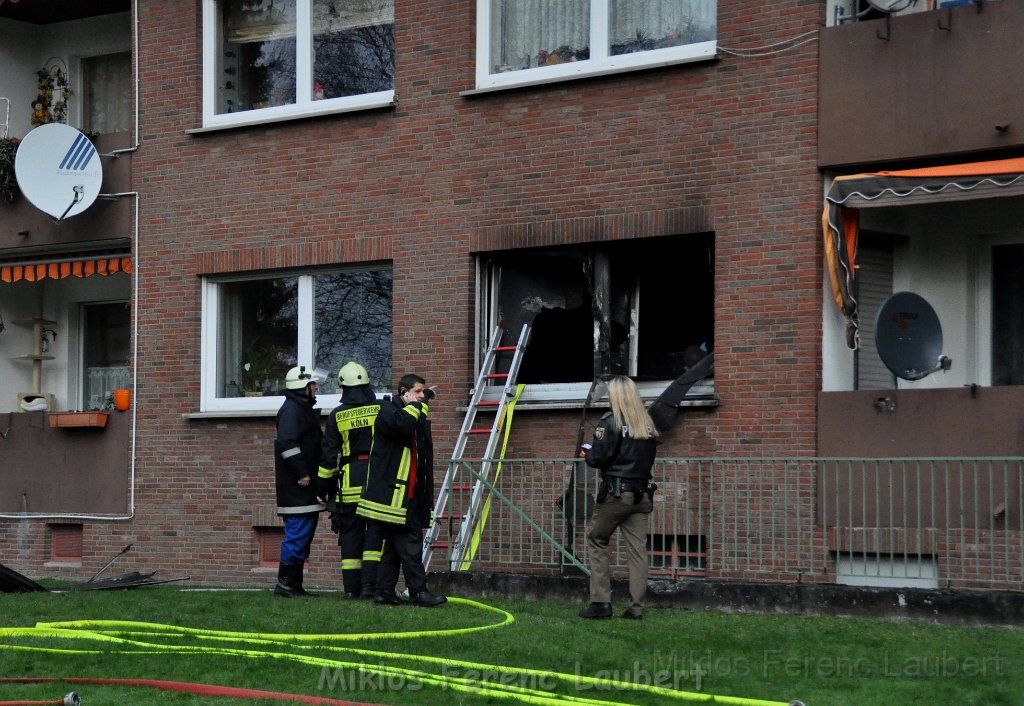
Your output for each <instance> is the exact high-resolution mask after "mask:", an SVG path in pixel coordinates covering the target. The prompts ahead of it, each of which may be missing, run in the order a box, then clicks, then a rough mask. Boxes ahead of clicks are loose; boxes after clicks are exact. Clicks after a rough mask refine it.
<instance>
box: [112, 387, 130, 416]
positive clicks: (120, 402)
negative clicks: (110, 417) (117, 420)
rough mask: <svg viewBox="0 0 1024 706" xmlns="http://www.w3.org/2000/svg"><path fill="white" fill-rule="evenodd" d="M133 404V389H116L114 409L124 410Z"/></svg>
mask: <svg viewBox="0 0 1024 706" xmlns="http://www.w3.org/2000/svg"><path fill="white" fill-rule="evenodd" d="M131 404H132V391H131V390H114V409H116V410H117V411H118V412H124V411H125V410H127V409H128V408H129V407H130V406H131Z"/></svg>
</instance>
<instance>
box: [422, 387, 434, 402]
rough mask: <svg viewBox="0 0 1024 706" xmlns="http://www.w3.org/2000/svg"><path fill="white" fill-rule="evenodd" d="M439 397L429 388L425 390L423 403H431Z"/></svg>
mask: <svg viewBox="0 0 1024 706" xmlns="http://www.w3.org/2000/svg"><path fill="white" fill-rule="evenodd" d="M435 397H437V393H436V392H434V391H433V390H431V389H430V388H429V387H426V388H424V389H423V401H424V402H430V400H432V399H434V398H435Z"/></svg>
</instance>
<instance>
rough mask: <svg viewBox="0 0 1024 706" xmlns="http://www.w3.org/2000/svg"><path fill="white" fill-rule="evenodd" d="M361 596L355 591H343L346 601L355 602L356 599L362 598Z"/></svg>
mask: <svg viewBox="0 0 1024 706" xmlns="http://www.w3.org/2000/svg"><path fill="white" fill-rule="evenodd" d="M362 597H363V595H362V594H361V593H359V592H357V591H345V598H346V599H348V600H350V601H351V600H355V599H356V598H362Z"/></svg>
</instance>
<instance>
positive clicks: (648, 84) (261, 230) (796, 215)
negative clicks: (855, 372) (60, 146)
mask: <svg viewBox="0 0 1024 706" xmlns="http://www.w3.org/2000/svg"><path fill="white" fill-rule="evenodd" d="M719 5H720V7H719V45H720V46H721V47H724V48H727V49H742V48H754V47H761V46H765V45H769V44H774V43H776V42H780V41H782V40H784V39H787V38H791V37H794V36H796V35H799V34H802V33H804V32H808V31H812V30H814V29H816V28H817V27H818V26H819V25H820V23H821V19H822V18H821V12H822V9H821V5H820V4H819V3H807V2H799V3H796V2H794V3H769V2H767V1H755V2H737V1H732V0H722V2H720V3H719ZM396 6H397V7H396V18H395V19H396V30H395V31H396V51H397V61H396V66H397V68H396V80H395V95H396V99H397V103H398V107H397V108H396V109H393V110H377V111H369V112H364V113H348V114H343V115H337V116H329V117H322V118H316V119H308V120H300V121H293V122H285V123H277V124H270V125H265V126H258V127H250V128H239V129H233V130H225V131H220V132H214V133H208V134H202V135H193V134H188V133H187V132H186V131H187V130H190V129H194V128H198V127H200V122H201V115H200V113H201V88H202V81H201V66H202V57H201V37H200V17H199V14H198V13H199V7H200V3H194V2H193V3H182V2H176V1H172V0H163V1H158V0H140V2H139V10H140V17H139V44H140V46H139V52H140V53H139V56H140V78H141V84H142V101H141V103H142V116H141V123H142V128H141V147H140V149H139V150H138V152H137V154H136V156H135V161H134V165H133V168H134V176H135V179H136V188H138V190H139V191H140V192H141V197H140V208H141V227H140V234H139V249H138V252H137V253H136V257H137V260H136V261H137V268H138V273H139V282H140V310H139V316H140V330H139V340H138V343H139V356H140V363H141V365H140V373H139V379H138V381H137V382H138V388H137V395H136V405H137V410H138V423H139V437H138V439H139V443H138V449H137V479H136V488H135V499H136V518H135V519H134V520H132V521H130V522H126V523H122V524H109V525H103V526H102V528H101V529H90V526H89V525H88V524H87V527H86V534H85V553H86V559H85V561H84V564H85V565H84V566H83V575H84V576H86V577H87V576H88V575H90V574H91V570H95V569H94V568H93V566H92V564H93V563H95V564H97V565H102V563H103V562H104V561H105V560H106V558H105V557H109V556H110V555H112V554H113V553H116V551H118V550H119V549H120V548H121V546H123V545H124V544H125V543H126V541H128V540H133V541H136V543H137V545H136V550H135V551H133V553H132V557H131V559H130V560H126V561H124V563H123V566H124V567H125V570H130V569H139V570H158V571H159V572H160V573H161V574H166V575H179V574H181V573H182V572H187V573H189V574H191V576H192V577H193V580H194V581H199V582H205V583H223V584H229V583H230V584H237V583H251V582H254V581H255V582H259V581H267V582H269V581H270V580H271V579H272V572H267V571H266V570H257V569H255V568H254V567H256V565H257V558H256V536H255V531H254V529H253V527H252V521H251V518H252V509H253V507H254V506H264V505H267V504H272V503H273V481H272V473H273V472H272V461H271V443H272V442H271V440H272V438H273V422H272V420H269V419H267V420H258V421H253V420H224V419H218V420H187V419H185V418H183V417H182V415H183V414H184V413H188V412H194V411H197V410H198V396H199V346H200V330H199V326H200V318H201V310H200V279H199V277H200V275H203V274H209V273H224V272H235V271H248V270H252V269H261V268H276V267H289V266H303V265H316V264H328V263H337V262H359V261H365V260H371V261H372V260H392V261H393V266H394V275H395V278H394V337H393V341H394V366H393V368H394V371H395V373H396V374H398V373H401V372H404V371H407V370H414V371H417V372H419V373H421V374H423V375H424V376H425V377H426V378H427V379H428V380H429V381H431V382H432V383H433V382H438V383H440V384H441V385H442V386H443V388H442V389H447V390H459V391H460V392H459V393H458V394H452V395H450V396H442V398H441V400H440V401H439V402H440V403H439V404H438V405H435V408H436V410H437V413H438V418H437V420H436V421H435V427H434V428H435V437H436V443H437V447H438V448H437V451H438V457H439V458H443V457H444V456H445V455H446V454H447V453H448V452H449V451H450V450H451V447H452V444H453V442H454V437H455V433H456V432H457V429H458V427H459V418H458V415H457V413H456V412H455V410H454V400H455V399H459V400H460V401H461V396H462V395H463V394H464V392H465V391H466V390H468V388H469V386H470V384H471V382H472V377H473V370H472V363H473V351H472V347H473V325H474V323H473V304H474V302H473V292H474V281H473V257H472V254H471V250H472V249H474V248H497V247H511V246H515V245H516V244H517V241H516V237H515V236H514V235H508V234H515V233H516V232H520V231H522V229H524V228H537V229H540V230H544V231H545V232H547V233H548V237H549V239H551V240H552V242H559V238H560V235H559V233H560V232H566V233H569V234H570V235H568V236H567V237H568V238H569V239H570V240H571V239H573V238H575V239H577V241H579V240H585V239H589V238H590V236H589V235H587V234H586V233H585V232H583V233H582V235H581V232H582V231H578V230H573V229H572V227H571V224H578V223H605V224H610V223H614V224H617V225H616V226H615V229H614V230H613V231H611V232H612V234H614V235H615V236H617V237H622V238H631V237H644V236H650V235H655V234H657V233H655V232H652V230H653V229H656V228H658V227H661V225H662V224H663V223H664V222H665V219H666V218H668V215H667V214H673V213H679V212H680V211H681V210H683V211H686V212H688V213H691V214H692V213H697V212H699V213H700V214H701V217H700V219H694V223H706V224H710V226H711V227H712V228H713V229H714V232H715V246H716V266H717V269H716V273H715V296H714V300H715V339H716V380H715V385H716V390H717V393H718V395H719V396H720V397H721V400H722V404H721V406H720V407H719V408H718V409H717V410H715V411H712V412H704V411H686V412H684V413H683V414H682V416H683V418H684V419H683V422H682V423H681V424H680V425H678V426H677V428H676V430H674V431H673V432H672V434H671V435H670V437H669V438H668V439H667V440H666V443H665V445H664V446H663V454H664V455H666V456H671V455H685V454H688V453H700V454H722V455H759V454H780V455H781V454H787V455H795V454H806V455H810V454H813V452H814V449H815V428H814V427H815V394H816V391H817V390H818V388H819V387H820V385H819V375H820V373H819V371H820V344H819V339H820V319H821V314H820V301H821V288H820V280H821V276H820V273H819V262H820V252H819V246H818V242H819V237H818V234H817V222H818V213H819V208H820V206H819V202H820V191H821V187H820V178H819V176H818V174H817V172H816V169H815V121H816V56H817V52H816V45H815V44H814V43H813V42H812V43H810V44H806V45H804V46H801V47H799V48H796V49H794V50H790V51H781V52H778V53H775V54H769V55H765V56H761V57H757V58H739V57H736V56H732V55H729V54H725V53H723V54H722V55H721V58H720V59H719V60H717V61H712V62H705V63H698V64H689V65H680V66H673V67H666V68H659V69H651V70H646V71H640V72H635V73H630V74H624V75H618V76H606V77H596V78H590V79H585V80H579V81H570V82H566V83H561V84H553V85H547V86H540V87H533V88H522V89H518V90H510V91H501V92H496V93H490V94H485V95H478V96H474V97H463V96H460V95H459V92H460V91H465V90H468V89H471V88H472V87H473V77H474V55H475V36H474V34H475V32H474V28H475V3H473V2H469V1H466V0H464V1H462V2H453V1H452V0H431V1H429V2H428V1H423V2H404V1H403V0H398V2H397V3H396ZM551 224H559V227H558V228H553V227H552V225H551ZM688 227H689V228H691V229H693V228H696V226H695V225H693V224H691V225H690V226H686V225H685V224H683V225H682V226H681V231H680V232H681V235H682V236H683V237H685V230H686V229H687V228H688ZM701 227H704V226H701ZM604 233H605V234H604V235H601V236H600V238H604V237H607V234H608V231H607V230H606V231H604ZM502 238H504V240H502ZM595 239H597V236H595ZM684 305H685V302H680V306H684ZM578 422H579V414H578V412H566V413H544V412H525V411H524V412H521V413H519V414H517V418H516V428H515V433H514V434H513V436H512V440H511V442H510V447H509V450H508V453H509V455H524V456H534V457H537V456H562V455H566V454H568V453H570V452H571V450H572V449H571V448H570V446H571V444H572V443H573V440H574V439H575V434H576V426H577V425H578ZM7 533H8V530H6V529H5V530H4V534H5V535H6V534H7ZM337 557H338V554H337V548H336V547H335V546H334V536H333V535H331V534H330V533H329V532H328V531H327V530H326V528H324V527H323V526H321V529H320V532H319V535H318V538H317V542H316V545H315V548H314V554H313V557H312V565H313V570H314V572H313V578H312V579H311V580H310V582H311V583H320V584H323V585H328V584H330V585H337V584H338V583H339V572H338V570H337V561H338V559H337ZM96 568H98V566H97V567H96Z"/></svg>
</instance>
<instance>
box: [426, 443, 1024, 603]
mask: <svg viewBox="0 0 1024 706" xmlns="http://www.w3.org/2000/svg"><path fill="white" fill-rule="evenodd" d="M453 463H454V468H455V477H454V480H453V491H452V494H451V498H450V500H449V507H448V512H447V513H446V514H445V516H444V517H442V518H440V522H441V523H442V530H441V533H440V536H439V537H438V542H439V544H437V545H435V552H434V558H433V565H432V566H431V567H430V568H431V569H434V570H438V569H448V568H454V569H460V568H461V569H473V570H491V571H517V572H527V573H530V572H532V573H559V572H566V573H586V568H585V567H586V565H587V547H586V532H587V529H588V522H589V519H590V517H591V516H592V513H593V509H594V506H595V496H596V494H597V489H598V477H597V475H596V473H595V472H594V471H593V470H592V469H588V468H586V466H585V465H584V464H583V463H582V462H580V461H578V460H570V459H506V460H504V461H502V462H501V463H500V464H496V465H495V466H494V467H495V468H496V469H497V474H496V475H495V476H494V477H489V478H481V476H480V475H479V472H480V468H481V462H480V461H457V462H453ZM1022 476H1024V457H998V458H997V457H985V458H689V459H684V458H675V459H660V460H659V461H658V462H657V464H656V466H655V481H656V483H657V484H658V490H657V492H656V494H655V504H654V512H652V513H651V516H650V524H649V529H648V549H649V557H650V569H651V573H652V575H655V576H663V577H666V578H669V579H673V580H675V579H680V578H683V577H706V578H709V579H736V580H754V581H782V582H800V581H804V582H825V583H831V582H839V583H847V584H854V585H876V586H917V587H925V588H927V587H933V588H934V587H943V588H946V587H953V588H977V589H1004V590H1024V544H1022V536H1024V518H1022V514H1021V505H1022V500H1024V490H1022V487H1024V483H1022ZM477 482H479V483H480V484H481V486H482V491H483V497H484V498H486V502H485V504H484V505H483V506H481V507H480V508H479V512H477V513H476V516H477V517H478V518H479V520H478V521H477V523H476V524H475V528H474V529H475V532H468V531H467V532H464V533H463V536H465V537H467V538H469V537H472V540H467V542H468V546H467V547H466V551H465V557H466V559H465V560H464V561H463V562H462V564H461V565H456V566H452V565H451V563H450V559H451V557H452V547H453V545H454V544H455V542H456V541H457V538H458V536H459V533H460V528H461V527H462V524H463V522H465V515H466V508H467V507H468V505H469V498H470V496H471V492H470V491H471V488H472V487H473V485H474V484H475V483H477ZM611 551H612V563H613V566H614V567H615V568H616V570H617V571H620V572H621V571H624V570H625V566H626V559H625V553H624V548H621V547H620V546H619V545H618V543H617V542H616V540H615V539H614V538H613V544H612V548H611ZM446 561H447V562H448V563H446Z"/></svg>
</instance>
